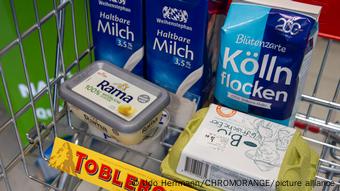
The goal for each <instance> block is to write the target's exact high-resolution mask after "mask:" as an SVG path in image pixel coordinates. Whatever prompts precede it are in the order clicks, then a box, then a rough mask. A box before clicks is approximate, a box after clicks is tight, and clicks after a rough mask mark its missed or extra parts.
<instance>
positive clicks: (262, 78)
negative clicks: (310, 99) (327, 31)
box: [215, 0, 321, 126]
mask: <svg viewBox="0 0 340 191" xmlns="http://www.w3.org/2000/svg"><path fill="white" fill-rule="evenodd" d="M320 10H321V7H318V6H314V5H308V4H302V3H298V2H293V1H272V0H266V1H264V0H244V1H236V2H234V3H232V4H231V7H230V9H229V12H228V16H227V18H226V21H225V23H224V26H223V27H222V34H221V36H222V37H221V48H220V58H219V64H218V68H217V73H216V79H217V80H216V81H217V82H216V88H215V98H216V100H217V102H218V103H219V104H222V105H225V106H227V107H230V108H233V109H236V110H240V111H243V112H246V113H250V114H253V115H256V116H260V117H263V118H266V119H268V120H271V121H274V122H277V123H280V124H283V125H287V126H291V124H292V122H293V120H294V117H295V110H296V106H297V102H298V100H299V98H300V96H301V93H302V89H303V86H304V82H305V78H306V75H307V72H308V69H309V67H310V64H311V56H312V50H313V48H314V46H315V43H316V39H317V33H318V22H317V19H318V16H319V14H320ZM240 13H241V14H240Z"/></svg>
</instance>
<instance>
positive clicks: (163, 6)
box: [145, 0, 211, 127]
mask: <svg viewBox="0 0 340 191" xmlns="http://www.w3.org/2000/svg"><path fill="white" fill-rule="evenodd" d="M145 2H146V6H145V7H146V58H147V79H148V80H150V81H151V82H154V83H156V84H158V85H159V86H162V87H164V88H165V89H167V90H168V91H170V92H171V94H170V96H171V102H170V106H169V107H168V110H169V112H170V114H171V123H172V124H173V125H175V126H179V127H184V126H185V124H186V122H187V121H188V120H190V118H191V116H192V114H193V113H194V112H195V111H196V109H197V108H198V107H200V106H201V105H202V103H203V102H204V99H205V98H206V97H207V95H208V92H209V89H208V88H206V87H207V86H208V84H209V82H210V81H209V80H210V77H211V64H209V63H208V62H206V60H207V54H206V34H207V23H208V0H157V1H155V0H146V1H145Z"/></svg>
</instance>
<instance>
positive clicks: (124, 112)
mask: <svg viewBox="0 0 340 191" xmlns="http://www.w3.org/2000/svg"><path fill="white" fill-rule="evenodd" d="M60 96H61V97H62V98H63V99H65V101H67V102H69V103H71V104H72V105H74V106H76V107H78V108H79V109H81V110H83V111H84V112H87V113H89V114H90V115H92V116H93V117H95V118H97V119H98V120H100V121H102V122H104V123H106V124H107V125H109V126H111V127H113V128H115V129H117V130H118V131H120V132H124V133H131V132H135V131H138V130H140V129H141V128H143V127H144V125H145V124H147V123H148V122H149V121H151V120H152V119H153V118H154V117H155V116H156V115H158V114H159V113H160V112H161V111H162V110H163V109H164V108H165V107H166V106H167V105H168V104H169V95H168V92H167V91H166V90H164V89H163V88H161V87H159V86H157V85H154V84H152V83H151V82H148V81H146V80H144V79H142V78H140V77H138V76H136V75H134V74H132V73H129V72H126V71H124V70H123V69H121V68H119V67H117V66H115V65H113V64H110V63H107V62H104V61H96V62H94V63H93V64H91V65H90V66H88V67H87V68H86V69H84V70H83V71H81V72H79V73H77V74H76V75H74V76H73V77H72V78H71V79H69V80H67V81H66V82H65V83H63V84H62V85H61V88H60Z"/></svg>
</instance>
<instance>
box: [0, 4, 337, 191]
mask: <svg viewBox="0 0 340 191" xmlns="http://www.w3.org/2000/svg"><path fill="white" fill-rule="evenodd" d="M39 3H42V2H39V1H38V0H33V2H32V7H33V8H34V13H35V22H34V23H33V25H32V26H30V27H28V29H27V30H25V31H21V30H20V27H19V21H18V18H17V13H18V11H23V10H18V9H17V6H16V4H15V1H14V0H11V1H10V9H11V10H10V12H11V16H12V19H13V23H14V25H15V29H16V37H15V39H14V40H12V41H10V42H9V43H7V44H6V45H5V46H4V47H2V48H1V49H0V58H1V57H5V56H6V55H8V54H10V53H11V50H12V49H14V48H18V49H19V51H18V52H19V55H17V57H20V59H21V62H22V66H21V67H23V71H24V73H23V75H24V78H25V81H26V85H27V87H28V94H29V95H28V97H29V99H28V100H29V101H28V102H27V103H26V104H24V105H23V106H22V107H21V108H20V109H17V110H15V109H14V108H13V104H12V100H13V97H12V96H11V94H10V92H9V85H8V84H9V82H8V80H7V79H8V78H7V77H8V75H16V74H9V73H6V72H5V71H4V69H3V64H4V63H1V62H0V79H1V80H0V82H1V83H2V85H1V86H0V87H1V88H3V91H4V92H5V97H4V101H6V103H7V105H8V113H9V117H8V118H7V120H6V121H4V123H3V124H0V135H4V134H5V132H6V131H7V130H9V129H10V130H12V131H13V132H14V134H15V138H14V142H15V144H17V145H18V149H19V151H20V152H19V153H16V154H15V156H12V157H10V159H9V160H7V159H5V158H6V157H3V155H4V153H3V151H2V150H0V190H18V189H17V186H16V184H23V183H22V182H18V181H15V180H11V177H9V173H10V172H11V171H13V170H14V169H15V168H16V167H17V166H22V169H23V170H21V171H19V172H16V173H24V174H25V176H26V177H28V183H29V184H38V185H41V187H40V188H42V189H45V190H77V189H78V187H79V186H81V185H82V180H79V179H77V178H73V177H71V176H69V175H67V174H65V173H62V172H59V173H57V176H56V178H54V179H53V180H51V181H46V180H44V179H43V178H42V176H41V174H39V173H37V172H36V171H35V170H32V169H34V164H33V163H32V160H31V159H32V158H37V157H39V158H41V159H42V160H45V161H48V160H49V157H48V156H47V154H46V152H45V150H46V149H47V147H48V145H50V144H51V142H53V140H54V138H55V137H60V136H61V134H71V135H73V136H72V142H73V143H75V144H78V145H81V146H84V147H87V148H90V149H92V150H95V151H98V152H100V153H103V154H106V155H108V156H111V157H114V158H116V159H118V160H120V161H124V162H126V163H129V164H132V165H134V166H137V167H139V168H141V169H144V170H147V171H151V172H153V173H156V174H160V172H159V166H160V162H161V161H162V159H163V157H164V154H162V155H153V154H147V153H143V152H138V151H135V150H133V149H129V148H126V147H124V146H121V145H118V144H114V143H112V142H107V141H106V140H105V139H102V138H100V137H96V136H94V135H92V134H90V133H88V129H87V126H86V125H85V124H84V123H82V122H80V121H78V120H77V119H76V118H74V117H73V115H72V113H71V112H70V111H69V110H68V108H67V107H66V106H65V107H62V109H59V107H60V105H61V102H62V100H61V99H60V97H59V95H58V87H59V85H60V84H61V83H62V82H63V81H64V80H65V79H67V78H68V74H69V73H70V72H73V73H74V72H77V71H79V70H80V69H81V68H83V67H84V66H86V65H87V64H89V63H91V62H92V61H93V57H92V54H93V49H94V48H95V47H94V46H93V44H92V41H91V31H90V23H89V6H88V1H85V3H84V4H83V5H84V6H83V7H79V6H77V3H79V2H74V1H73V0H60V1H56V0H54V1H53V7H52V8H51V10H50V11H48V12H44V13H43V15H41V14H42V13H41V11H39ZM77 9H84V13H85V14H84V15H83V16H81V17H82V18H83V20H82V22H83V23H85V27H84V28H83V29H84V30H83V31H77V30H79V29H78V28H77V24H78V23H77V21H79V20H77V19H76V16H79V15H77V12H76V10H77ZM67 14H68V15H69V17H67V16H66V15H67ZM68 19H69V20H68ZM49 20H55V34H56V38H57V43H56V48H55V50H56V51H55V58H56V59H55V62H54V63H53V66H54V71H53V72H52V73H53V75H52V76H51V75H50V74H51V71H49V65H50V63H49V62H48V60H50V59H48V58H47V55H46V54H45V51H46V49H45V48H44V47H45V46H46V44H45V41H44V40H43V38H46V34H44V29H43V28H44V25H46V24H47V23H48V22H49ZM67 22H69V23H71V26H72V27H71V28H67V30H66V29H65V23H67ZM0 27H1V23H0ZM66 31H67V34H68V35H69V34H71V37H72V38H71V39H72V40H71V43H70V46H71V47H72V49H73V52H74V54H73V56H72V58H73V59H65V58H64V56H65V51H64V47H65V42H66V40H65V38H66V37H65V35H66ZM79 33H83V34H85V36H86V38H85V39H84V38H82V40H84V41H85V44H86V46H83V48H82V49H81V50H80V48H79V43H83V44H84V42H79V36H78V35H79ZM32 35H37V36H38V38H37V40H38V41H39V44H40V49H37V50H35V51H40V54H41V59H42V65H43V66H42V67H43V69H44V75H45V79H44V80H45V83H46V86H44V87H43V88H41V89H40V90H39V91H37V92H34V91H35V90H34V89H33V88H32V87H31V86H30V82H31V81H30V75H29V71H28V64H27V59H28V58H29V57H30V55H26V54H25V51H24V41H25V39H28V38H30V36H32ZM47 37H48V35H47ZM324 41H326V46H325V49H324V53H323V58H322V62H321V65H320V66H319V72H318V75H317V78H316V82H315V85H314V87H313V88H312V92H311V94H309V95H303V96H302V101H303V102H304V106H305V108H306V111H305V112H300V113H298V114H297V122H296V126H297V127H299V128H302V129H303V136H304V139H306V140H307V141H308V142H310V144H311V145H313V146H315V147H319V148H320V156H321V157H320V161H319V166H318V173H317V176H316V179H318V180H322V181H324V182H329V183H332V185H324V186H323V187H319V188H316V189H322V190H325V191H326V190H340V179H339V177H340V154H339V150H340V147H339V145H338V144H340V124H339V121H337V120H339V118H338V119H337V117H336V114H337V112H339V111H340V104H339V99H340V96H339V91H340V80H339V76H338V77H337V79H336V81H335V82H334V83H335V84H336V85H335V87H333V88H332V89H329V90H328V94H332V96H331V99H330V100H326V99H323V98H320V97H318V95H319V94H318V93H319V90H320V86H321V84H322V83H323V81H324V80H325V79H326V78H327V73H326V72H325V71H326V70H325V68H326V67H327V63H328V61H327V58H328V55H329V52H330V51H331V49H332V43H334V42H333V40H332V39H324ZM68 42H69V41H68ZM84 47H85V48H84ZM0 60H1V59H0ZM44 96H47V98H48V100H49V103H50V111H51V116H52V121H51V123H49V124H45V125H43V124H41V123H39V122H38V121H39V120H38V117H37V114H36V109H37V108H36V104H37V103H38V102H39V100H40V99H41V98H42V97H44ZM320 107H321V108H323V109H324V110H326V115H325V116H324V117H320V116H316V115H313V113H314V109H315V108H320ZM29 111H31V112H32V114H33V115H32V117H33V120H34V124H35V125H34V128H33V129H32V130H31V131H30V132H28V133H27V138H28V140H29V145H27V146H26V145H25V144H24V143H23V142H22V138H21V137H20V135H19V131H18V125H17V124H18V120H19V119H20V117H21V116H23V115H25V114H26V113H27V112H29ZM181 131H182V129H181V128H177V127H171V126H169V127H167V130H166V135H165V136H164V138H163V140H162V141H161V143H160V144H161V145H162V146H164V147H165V148H166V149H169V148H171V147H172V143H171V141H170V142H169V141H167V142H165V141H164V140H165V139H166V138H169V137H176V135H178V134H179V133H181ZM65 132H66V133H65ZM67 132H68V133H67ZM12 141H13V140H12ZM113 151H114V152H113ZM12 178H13V177H12ZM14 179H15V178H14ZM26 189H28V190H29V188H28V187H26ZM97 189H99V190H101V189H102V188H97Z"/></svg>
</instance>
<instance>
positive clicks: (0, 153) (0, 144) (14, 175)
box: [0, 39, 340, 191]
mask: <svg viewBox="0 0 340 191" xmlns="http://www.w3.org/2000/svg"><path fill="white" fill-rule="evenodd" d="M326 45H327V41H326V40H324V39H319V41H318V44H317V48H316V50H315V52H314V57H313V65H312V69H311V71H310V72H309V74H308V79H307V84H306V86H305V89H304V93H305V94H307V95H312V92H313V88H314V85H315V82H316V77H317V76H318V74H319V70H320V64H321V61H322V58H323V55H324V51H325V47H326ZM339 72H340V43H339V42H333V44H332V48H331V49H330V52H329V58H328V60H327V65H326V67H325V68H324V74H323V77H322V80H321V82H320V85H319V89H318V91H317V93H316V96H317V97H320V98H323V99H326V100H332V98H333V96H334V95H333V94H334V92H335V89H336V87H337V83H338V82H339V77H340V75H339ZM339 101H340V98H339V99H338V100H337V102H339ZM307 108H308V104H306V103H303V104H302V105H301V107H300V109H299V110H300V112H302V113H306V111H307ZM327 114H328V110H327V109H326V108H322V107H319V106H314V107H313V110H312V116H314V117H318V118H322V119H325V118H326V116H327ZM6 119H8V115H7V114H6V113H5V111H4V109H0V124H2V123H3V122H4V121H6ZM337 120H338V121H339V120H340V114H339V112H338V113H334V114H333V115H332V116H331V121H332V122H337ZM307 136H308V137H313V138H315V139H317V140H320V141H323V140H324V136H323V135H322V134H312V133H308V135H307ZM15 140H16V139H15V134H14V131H13V128H11V127H10V128H7V129H6V130H5V131H4V132H2V133H1V134H0V158H1V159H2V161H3V163H4V164H5V166H6V165H7V164H8V163H9V161H10V160H11V159H12V158H13V157H14V156H15V155H16V154H18V153H19V147H18V144H17V143H16V141H15ZM316 149H317V150H318V151H319V152H320V150H321V148H320V147H317V148H316ZM37 156H38V154H37V153H36V152H34V153H31V154H30V155H29V156H28V157H27V165H28V166H29V167H30V168H29V171H30V173H32V174H35V175H37V176H38V177H42V174H41V171H40V170H39V168H37V166H36V157H37ZM19 164H20V165H17V166H15V167H13V168H12V169H11V170H10V171H8V172H7V174H8V178H9V181H10V185H11V188H12V190H13V191H21V190H27V191H38V190H44V189H43V187H42V186H41V184H38V183H36V182H34V181H31V180H30V179H29V178H27V177H26V176H25V171H24V168H23V165H22V163H19ZM0 173H1V168H0ZM5 188H6V185H5V182H4V179H0V190H6V189H5ZM98 189H99V188H98V187H95V186H93V185H91V184H88V183H85V182H83V183H82V184H81V185H80V186H79V188H78V189H77V190H78V191H93V190H98Z"/></svg>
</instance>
